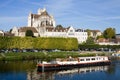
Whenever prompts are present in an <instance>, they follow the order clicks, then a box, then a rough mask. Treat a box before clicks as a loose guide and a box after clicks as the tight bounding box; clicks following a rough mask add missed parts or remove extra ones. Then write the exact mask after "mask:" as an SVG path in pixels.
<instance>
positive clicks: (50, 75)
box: [37, 66, 109, 80]
mask: <svg viewBox="0 0 120 80" xmlns="http://www.w3.org/2000/svg"><path fill="white" fill-rule="evenodd" d="M108 68H109V67H108V66H95V67H84V68H76V69H72V70H63V71H55V72H44V73H39V72H38V76H37V77H39V79H40V80H58V79H61V78H63V77H69V78H71V77H72V76H73V75H79V74H87V73H92V72H102V71H107V70H108ZM61 80H62V79H61Z"/></svg>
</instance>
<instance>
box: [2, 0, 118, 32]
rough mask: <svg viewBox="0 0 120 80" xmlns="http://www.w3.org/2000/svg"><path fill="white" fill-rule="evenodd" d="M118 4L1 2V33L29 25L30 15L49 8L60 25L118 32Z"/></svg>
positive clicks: (94, 0) (109, 0) (110, 0)
mask: <svg viewBox="0 0 120 80" xmlns="http://www.w3.org/2000/svg"><path fill="white" fill-rule="evenodd" d="M119 3H120V1H119V0H106V1H104V0H100V1H98V0H91V1H88V0H80V1H79V0H60V1H57V0H49V1H48V0H40V1H38V0H31V1H29V0H17V1H16V0H5V1H4V0H3V1H1V3H0V9H1V11H0V30H4V31H8V30H10V29H11V28H12V27H14V26H16V27H22V26H26V25H27V18H28V14H29V13H30V12H32V13H36V10H38V8H46V9H47V11H48V13H50V14H52V15H53V16H54V18H55V20H56V24H57V25H59V24H61V25H63V26H64V27H68V26H71V25H72V26H73V27H75V28H82V29H98V30H101V31H103V30H105V29H106V28H108V27H112V28H115V29H116V32H117V33H119V31H120V29H119V26H120V15H119V13H120V11H119V9H120V5H119Z"/></svg>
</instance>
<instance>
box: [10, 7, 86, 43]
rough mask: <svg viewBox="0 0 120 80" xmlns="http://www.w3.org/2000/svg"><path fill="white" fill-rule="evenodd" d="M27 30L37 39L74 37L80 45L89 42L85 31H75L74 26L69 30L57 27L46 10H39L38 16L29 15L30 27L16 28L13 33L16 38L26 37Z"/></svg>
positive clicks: (68, 28)
mask: <svg viewBox="0 0 120 80" xmlns="http://www.w3.org/2000/svg"><path fill="white" fill-rule="evenodd" d="M27 30H31V31H32V32H33V34H34V36H35V37H65V38H67V37H74V38H77V40H78V43H82V42H85V41H86V40H87V37H88V36H87V32H86V31H85V30H83V29H75V28H73V27H72V26H70V27H67V28H63V27H62V28H59V27H56V24H55V20H54V17H53V16H52V15H50V14H48V12H47V11H46V9H45V8H44V9H38V13H37V14H33V13H29V15H28V25H27V26H23V27H19V28H17V27H14V28H13V29H12V31H11V33H12V34H14V36H20V37H25V36H26V35H25V34H26V32H27Z"/></svg>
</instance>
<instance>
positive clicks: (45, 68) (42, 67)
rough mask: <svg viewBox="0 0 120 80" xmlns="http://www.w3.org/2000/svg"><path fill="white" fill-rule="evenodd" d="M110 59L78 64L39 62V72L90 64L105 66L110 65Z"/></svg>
mask: <svg viewBox="0 0 120 80" xmlns="http://www.w3.org/2000/svg"><path fill="white" fill-rule="evenodd" d="M110 64H111V62H110V61H102V62H91V63H78V64H64V65H60V64H38V71H39V72H46V71H60V70H69V69H73V68H81V67H89V66H104V65H110Z"/></svg>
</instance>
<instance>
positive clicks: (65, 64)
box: [37, 56, 110, 72]
mask: <svg viewBox="0 0 120 80" xmlns="http://www.w3.org/2000/svg"><path fill="white" fill-rule="evenodd" d="M109 64H110V60H109V58H108V57H107V56H94V57H78V58H72V57H69V58H67V59H56V60H54V61H51V62H46V61H43V62H42V63H38V65H37V66H38V71H42V72H44V71H53V70H67V69H72V68H79V67H86V66H99V65H109Z"/></svg>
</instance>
